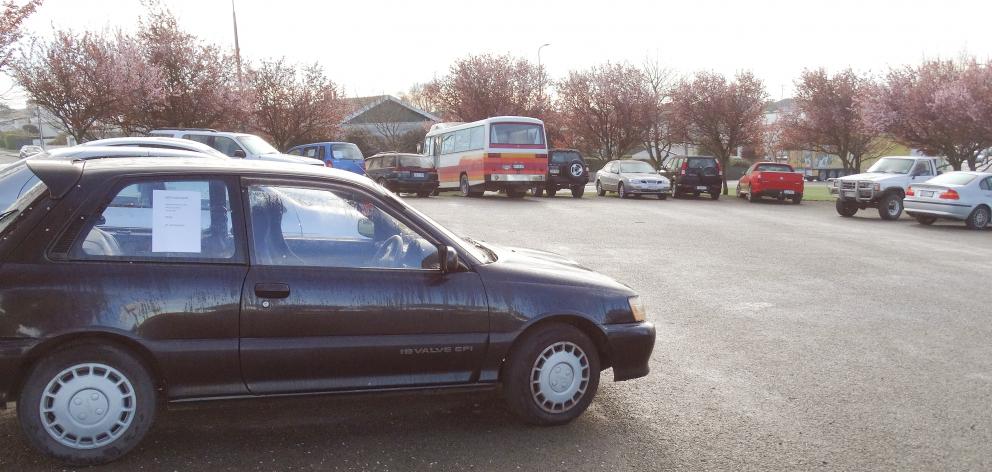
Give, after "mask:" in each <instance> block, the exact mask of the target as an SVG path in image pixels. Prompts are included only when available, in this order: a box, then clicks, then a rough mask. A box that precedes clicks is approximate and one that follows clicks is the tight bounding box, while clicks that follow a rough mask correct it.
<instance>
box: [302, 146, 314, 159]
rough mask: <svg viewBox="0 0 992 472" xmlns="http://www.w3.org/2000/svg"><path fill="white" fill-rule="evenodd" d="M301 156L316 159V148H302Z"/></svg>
mask: <svg viewBox="0 0 992 472" xmlns="http://www.w3.org/2000/svg"><path fill="white" fill-rule="evenodd" d="M303 155H304V156H306V157H317V147H316V146H310V147H306V148H303Z"/></svg>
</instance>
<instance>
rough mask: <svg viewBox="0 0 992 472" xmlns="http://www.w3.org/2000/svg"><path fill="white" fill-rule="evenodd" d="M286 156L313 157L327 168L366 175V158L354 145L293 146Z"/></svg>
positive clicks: (314, 144) (315, 144)
mask: <svg viewBox="0 0 992 472" xmlns="http://www.w3.org/2000/svg"><path fill="white" fill-rule="evenodd" d="M286 154H292V155H294V156H304V157H312V158H315V159H320V160H322V161H324V165H325V166H327V167H333V168H335V169H341V170H346V171H348V172H354V173H356V174H359V175H365V156H363V155H362V150H361V149H358V146H355V145H354V144H352V143H338V142H324V143H311V144H301V145H299V146H293V147H292V148H290V149H289V151H286Z"/></svg>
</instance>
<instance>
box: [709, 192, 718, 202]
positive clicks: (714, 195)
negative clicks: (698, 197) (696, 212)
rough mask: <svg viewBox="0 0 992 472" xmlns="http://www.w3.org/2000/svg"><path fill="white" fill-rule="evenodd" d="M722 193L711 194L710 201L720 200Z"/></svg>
mask: <svg viewBox="0 0 992 472" xmlns="http://www.w3.org/2000/svg"><path fill="white" fill-rule="evenodd" d="M719 199H720V192H710V200H719Z"/></svg>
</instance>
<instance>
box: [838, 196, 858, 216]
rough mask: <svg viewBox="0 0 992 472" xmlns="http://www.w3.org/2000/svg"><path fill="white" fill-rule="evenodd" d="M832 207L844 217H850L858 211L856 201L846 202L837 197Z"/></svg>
mask: <svg viewBox="0 0 992 472" xmlns="http://www.w3.org/2000/svg"><path fill="white" fill-rule="evenodd" d="M834 208H836V209H837V214H838V215H840V216H843V217H844V218H850V217H852V216H854V215H855V214H856V213H857V212H858V204H857V203H854V202H847V201H844V200H841V199H837V202H836V203H834Z"/></svg>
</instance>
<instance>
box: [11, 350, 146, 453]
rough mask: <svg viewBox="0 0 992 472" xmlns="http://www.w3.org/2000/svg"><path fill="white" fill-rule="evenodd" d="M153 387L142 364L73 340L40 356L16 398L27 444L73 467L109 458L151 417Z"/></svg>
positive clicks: (138, 435)
mask: <svg viewBox="0 0 992 472" xmlns="http://www.w3.org/2000/svg"><path fill="white" fill-rule="evenodd" d="M156 407H157V399H156V396H155V387H154V384H153V382H152V379H151V377H150V375H149V373H148V370H147V369H146V368H145V366H144V365H143V364H142V363H141V362H140V361H139V360H138V359H137V358H136V357H134V356H133V355H131V354H130V353H128V352H127V351H124V350H123V349H119V348H117V347H114V346H110V345H100V344H78V345H76V346H73V347H68V348H65V349H62V350H59V351H56V352H55V353H53V354H51V355H49V356H47V357H44V358H42V359H41V360H40V361H39V362H38V363H37V364H36V365H35V366H34V367H33V368H32V369H31V371H30V373H29V374H28V377H27V380H26V381H25V383H24V387H23V389H22V391H21V395H20V398H19V399H18V402H17V416H18V419H19V421H20V423H21V429H22V430H23V432H24V435H25V436H26V437H27V439H28V442H29V443H30V444H31V445H32V446H33V447H35V448H36V449H38V450H39V451H41V452H43V453H44V454H47V455H49V456H51V457H53V458H55V459H56V460H58V461H60V462H64V463H66V464H72V465H76V466H86V465H96V464H103V463H107V462H111V461H114V460H116V459H118V458H120V457H121V456H123V455H124V454H126V453H127V452H128V451H130V450H131V449H132V448H133V447H134V446H136V445H137V444H138V443H139V442H140V441H141V439H142V438H143V437H144V436H145V434H146V433H147V432H148V429H149V428H151V425H152V423H153V422H154V421H155V414H156Z"/></svg>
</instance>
